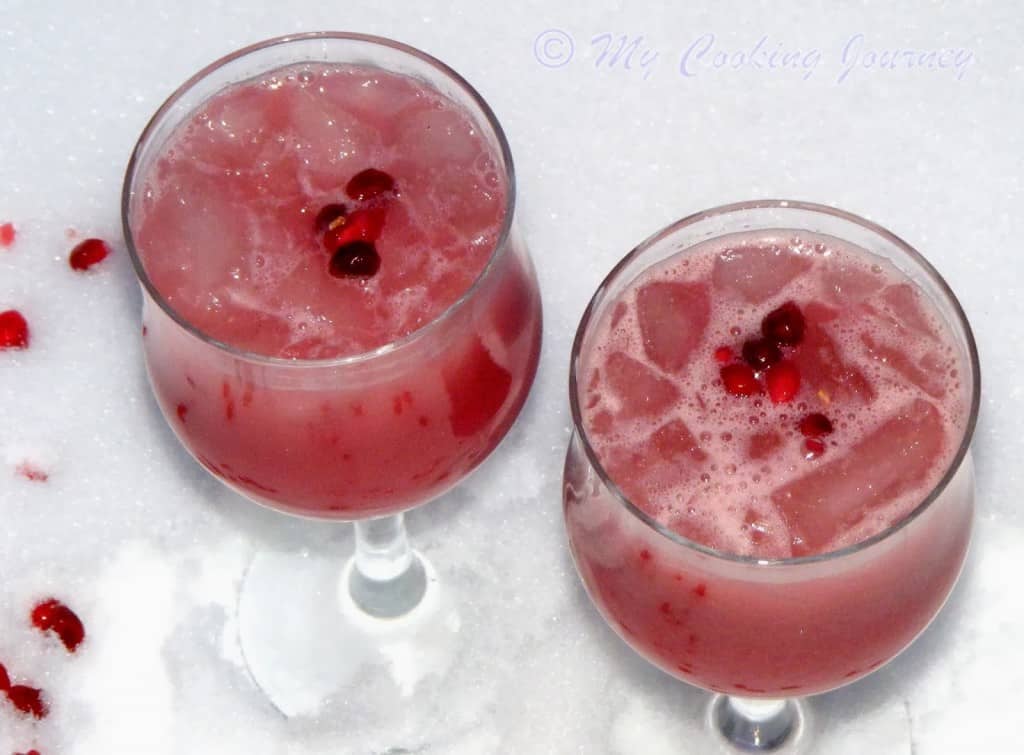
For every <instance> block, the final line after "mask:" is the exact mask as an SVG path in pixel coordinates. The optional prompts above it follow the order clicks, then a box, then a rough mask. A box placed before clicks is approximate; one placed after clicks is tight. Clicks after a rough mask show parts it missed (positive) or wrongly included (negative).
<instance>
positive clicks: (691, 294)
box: [636, 281, 711, 372]
mask: <svg viewBox="0 0 1024 755" xmlns="http://www.w3.org/2000/svg"><path fill="white" fill-rule="evenodd" d="M636 309H637V320H638V321H639V323H640V333H641V335H642V336H643V341H644V351H645V352H646V354H647V357H648V358H649V359H650V360H651V361H652V362H654V363H655V364H656V365H657V366H658V367H660V368H661V369H663V370H665V371H666V372H679V371H680V370H681V369H682V368H683V367H685V366H686V364H687V362H688V361H689V359H690V354H691V353H692V352H693V350H694V349H695V348H696V347H697V345H698V344H699V343H700V341H701V339H702V338H703V336H704V330H705V329H706V328H707V325H708V319H709V317H710V315H711V299H710V296H709V294H708V287H707V285H706V284H703V283H678V282H669V281H656V282H654V283H648V284H647V285H646V286H644V287H643V288H641V289H640V290H639V291H638V292H637V296H636Z"/></svg>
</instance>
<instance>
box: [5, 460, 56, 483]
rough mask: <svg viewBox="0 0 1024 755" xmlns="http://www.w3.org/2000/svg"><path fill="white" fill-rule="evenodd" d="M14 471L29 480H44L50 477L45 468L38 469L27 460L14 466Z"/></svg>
mask: <svg viewBox="0 0 1024 755" xmlns="http://www.w3.org/2000/svg"><path fill="white" fill-rule="evenodd" d="M14 471H15V472H16V473H17V474H19V475H21V476H22V477H24V478H25V479H26V480H29V481H31V482H46V481H47V480H49V479H50V475H48V474H47V473H46V470H43V469H40V468H39V467H37V466H34V465H33V464H30V463H29V462H27V461H23V462H21V464H19V465H18V466H17V467H15V468H14Z"/></svg>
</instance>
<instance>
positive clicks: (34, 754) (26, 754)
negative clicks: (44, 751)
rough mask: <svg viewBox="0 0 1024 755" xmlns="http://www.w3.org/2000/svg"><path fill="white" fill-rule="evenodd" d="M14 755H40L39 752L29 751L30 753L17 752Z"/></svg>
mask: <svg viewBox="0 0 1024 755" xmlns="http://www.w3.org/2000/svg"><path fill="white" fill-rule="evenodd" d="M14 755H39V750H29V751H28V752H16V753H14Z"/></svg>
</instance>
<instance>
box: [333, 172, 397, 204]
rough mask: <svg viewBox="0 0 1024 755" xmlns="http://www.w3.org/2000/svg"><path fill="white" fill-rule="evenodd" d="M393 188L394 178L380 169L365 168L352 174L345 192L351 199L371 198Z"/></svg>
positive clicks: (391, 190)
mask: <svg viewBox="0 0 1024 755" xmlns="http://www.w3.org/2000/svg"><path fill="white" fill-rule="evenodd" d="M394 190H395V179H393V178H392V177H391V176H390V175H388V174H387V173H385V172H384V171H382V170H377V169H376V168H367V169H366V170H363V171H360V172H359V173H356V174H355V175H354V176H352V179H351V180H350V181H349V182H348V184H346V186H345V193H346V194H348V195H349V196H350V197H351V198H352V199H373V198H374V197H378V196H380V195H381V194H385V193H387V192H393V191H394Z"/></svg>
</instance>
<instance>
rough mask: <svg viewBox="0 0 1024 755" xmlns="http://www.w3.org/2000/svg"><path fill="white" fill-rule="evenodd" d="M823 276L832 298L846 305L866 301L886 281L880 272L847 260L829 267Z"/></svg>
mask: <svg viewBox="0 0 1024 755" xmlns="http://www.w3.org/2000/svg"><path fill="white" fill-rule="evenodd" d="M822 278H823V279H824V281H825V286H826V288H827V289H828V291H829V292H830V293H831V295H832V298H833V299H834V300H835V301H836V302H837V303H839V304H842V305H844V306H849V305H851V304H856V303H859V302H862V301H864V300H865V299H867V298H868V297H869V296H871V295H872V294H873V293H875V292H876V291H878V290H879V289H881V288H882V285H883V283H884V281H883V280H882V276H881V274H880V273H872V272H870V271H868V270H865V269H864V268H862V267H860V266H859V265H853V264H846V263H845V262H841V263H839V264H838V265H832V266H829V267H827V268H826V269H825V272H824V274H823V275H822Z"/></svg>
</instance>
